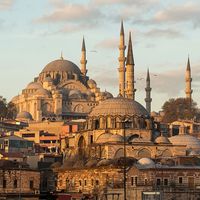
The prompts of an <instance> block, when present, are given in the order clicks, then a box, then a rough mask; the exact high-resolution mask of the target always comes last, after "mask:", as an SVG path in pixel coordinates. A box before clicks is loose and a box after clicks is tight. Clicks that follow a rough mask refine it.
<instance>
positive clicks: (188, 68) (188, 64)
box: [187, 55, 190, 71]
mask: <svg viewBox="0 0 200 200" xmlns="http://www.w3.org/2000/svg"><path fill="white" fill-rule="evenodd" d="M187 71H190V57H189V55H188V62H187Z"/></svg>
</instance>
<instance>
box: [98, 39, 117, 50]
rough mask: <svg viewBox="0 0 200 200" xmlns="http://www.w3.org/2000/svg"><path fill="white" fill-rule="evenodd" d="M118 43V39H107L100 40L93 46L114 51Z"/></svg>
mask: <svg viewBox="0 0 200 200" xmlns="http://www.w3.org/2000/svg"><path fill="white" fill-rule="evenodd" d="M118 43H119V38H118V39H117V38H109V39H105V40H102V41H101V42H99V43H98V44H96V45H95V48H105V49H116V48H117V46H118Z"/></svg>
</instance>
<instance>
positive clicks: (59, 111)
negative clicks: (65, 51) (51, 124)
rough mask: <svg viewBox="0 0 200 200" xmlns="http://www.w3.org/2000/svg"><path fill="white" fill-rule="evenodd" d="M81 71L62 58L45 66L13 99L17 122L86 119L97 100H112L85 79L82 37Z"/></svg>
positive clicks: (108, 94) (93, 82) (85, 70)
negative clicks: (18, 120)
mask: <svg viewBox="0 0 200 200" xmlns="http://www.w3.org/2000/svg"><path fill="white" fill-rule="evenodd" d="M80 64H81V69H80V68H79V67H78V66H77V65H76V64H74V63H73V62H71V61H69V60H65V59H64V58H63V56H62V55H61V58H60V59H58V60H54V61H52V62H50V63H48V64H47V65H46V66H45V67H44V69H43V70H42V71H41V73H40V74H39V76H38V77H36V78H35V79H34V81H33V82H31V83H29V84H28V85H27V87H26V88H25V89H23V90H22V93H21V94H20V95H18V96H16V97H14V98H13V99H12V102H13V103H14V104H15V105H16V107H17V111H18V116H17V119H20V120H34V121H38V122H39V121H43V120H45V119H48V120H62V119H76V118H85V117H86V116H87V114H88V113H89V112H90V111H91V110H92V108H93V107H95V106H96V105H97V104H98V102H99V101H102V100H104V99H108V98H112V97H113V95H112V94H111V93H109V92H107V91H104V92H101V91H100V88H99V87H98V86H97V84H96V82H95V81H94V80H93V79H90V78H89V77H88V76H87V67H86V64H87V59H86V47H85V41H84V38H83V42H82V49H81V60H80Z"/></svg>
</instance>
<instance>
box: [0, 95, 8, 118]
mask: <svg viewBox="0 0 200 200" xmlns="http://www.w3.org/2000/svg"><path fill="white" fill-rule="evenodd" d="M6 104H7V103H6V99H5V98H3V97H2V96H0V118H5V117H6V115H7V106H6Z"/></svg>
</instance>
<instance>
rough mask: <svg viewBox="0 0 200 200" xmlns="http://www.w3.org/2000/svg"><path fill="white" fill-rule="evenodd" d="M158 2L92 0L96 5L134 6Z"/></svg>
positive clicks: (144, 0)
mask: <svg viewBox="0 0 200 200" xmlns="http://www.w3.org/2000/svg"><path fill="white" fill-rule="evenodd" d="M156 2H158V0H139V1H138V0H94V3H95V4H98V5H113V4H114V5H116V4H121V5H129V6H130V5H135V6H146V5H149V4H153V3H156Z"/></svg>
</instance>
